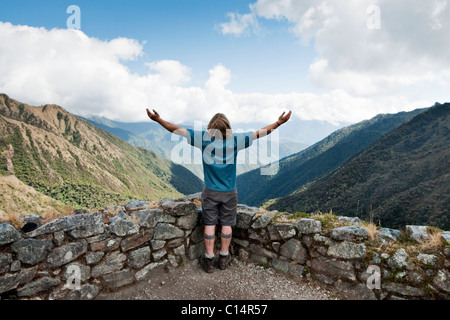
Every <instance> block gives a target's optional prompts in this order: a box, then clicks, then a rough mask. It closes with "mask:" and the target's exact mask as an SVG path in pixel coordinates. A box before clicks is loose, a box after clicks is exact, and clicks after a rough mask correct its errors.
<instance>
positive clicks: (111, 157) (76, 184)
mask: <svg viewBox="0 0 450 320" xmlns="http://www.w3.org/2000/svg"><path fill="white" fill-rule="evenodd" d="M0 134H1V135H0V155H1V158H0V162H1V163H2V164H4V163H6V157H5V153H4V150H6V149H7V148H9V146H11V147H12V149H13V154H14V156H13V157H12V164H13V170H14V174H15V175H16V176H17V177H18V178H19V179H20V180H22V181H23V182H24V183H26V184H27V185H30V186H32V187H34V188H35V189H36V190H38V191H40V192H42V193H44V194H46V195H49V196H51V197H53V198H56V199H57V200H62V201H69V202H73V204H74V205H78V206H84V207H93V206H99V205H102V204H105V203H108V202H110V201H111V199H116V198H117V199H121V200H126V199H130V198H136V197H138V198H139V197H141V198H143V199H146V200H147V199H148V200H154V199H156V198H161V197H167V196H180V195H183V194H190V193H193V192H196V191H199V190H201V187H202V185H203V183H202V182H201V180H200V179H198V178H197V177H195V175H193V174H192V173H190V172H189V171H188V170H186V169H184V168H182V167H181V166H178V165H176V164H173V163H171V162H170V161H168V160H166V159H163V158H162V157H160V156H159V155H157V154H155V153H154V152H151V151H149V150H147V149H144V148H138V147H133V146H131V145H129V144H128V143H127V142H125V141H124V140H122V139H120V138H118V137H117V136H115V135H113V134H111V133H109V132H107V131H105V130H102V129H101V128H98V127H95V126H94V125H93V124H91V123H90V122H88V121H85V120H84V119H82V118H79V117H77V116H75V115H73V114H71V113H69V112H67V111H66V110H64V109H63V108H62V107H60V106H57V105H50V104H49V105H44V106H40V107H33V106H29V105H26V104H23V103H20V102H19V101H16V100H14V99H11V98H10V97H8V96H7V95H6V94H1V95H0ZM174 171H176V174H174ZM6 174H11V172H7V170H6V166H4V165H3V166H2V167H1V168H0V175H6ZM103 197H104V198H103Z"/></svg>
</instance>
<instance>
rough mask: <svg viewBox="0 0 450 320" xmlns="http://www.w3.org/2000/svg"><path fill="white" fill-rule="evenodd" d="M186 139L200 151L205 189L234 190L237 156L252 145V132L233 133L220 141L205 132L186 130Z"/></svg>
mask: <svg viewBox="0 0 450 320" xmlns="http://www.w3.org/2000/svg"><path fill="white" fill-rule="evenodd" d="M186 139H187V142H188V143H189V144H191V145H192V146H194V147H197V148H199V149H200V150H201V151H202V162H203V174H204V176H205V186H206V188H208V189H210V190H214V191H222V192H229V191H233V190H235V189H236V159H237V154H238V152H239V151H240V150H243V149H245V148H248V147H250V146H251V145H252V143H253V132H246V133H234V134H233V136H232V137H230V138H228V139H226V140H222V139H215V138H214V137H211V136H210V135H209V134H208V132H207V131H194V130H192V129H187V135H186Z"/></svg>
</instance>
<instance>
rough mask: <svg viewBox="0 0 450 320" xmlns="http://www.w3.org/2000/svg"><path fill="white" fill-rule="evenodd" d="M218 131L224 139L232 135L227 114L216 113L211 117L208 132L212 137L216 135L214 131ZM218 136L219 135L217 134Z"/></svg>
mask: <svg viewBox="0 0 450 320" xmlns="http://www.w3.org/2000/svg"><path fill="white" fill-rule="evenodd" d="M217 131H219V132H220V133H221V134H222V136H221V137H224V138H225V139H228V138H230V137H231V136H232V135H233V132H232V130H231V124H230V121H229V120H228V118H227V116H226V115H224V114H223V113H216V114H215V115H214V117H212V118H211V120H210V121H209V124H208V133H209V135H210V136H212V137H216V138H217V136H216V133H217ZM219 137H220V135H219Z"/></svg>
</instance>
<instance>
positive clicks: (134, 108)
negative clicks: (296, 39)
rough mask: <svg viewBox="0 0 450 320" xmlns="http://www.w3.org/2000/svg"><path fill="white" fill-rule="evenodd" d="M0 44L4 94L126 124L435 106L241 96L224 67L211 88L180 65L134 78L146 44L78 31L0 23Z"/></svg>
mask: <svg viewBox="0 0 450 320" xmlns="http://www.w3.org/2000/svg"><path fill="white" fill-rule="evenodd" d="M0 43H2V44H3V45H2V46H1V47H0V70H1V73H0V92H3V93H6V94H8V95H9V96H11V97H12V98H14V99H17V100H19V101H23V102H25V103H29V104H32V105H41V104H47V103H55V104H59V105H61V106H62V107H64V108H66V109H67V110H68V111H70V112H73V113H75V114H79V115H89V114H96V115H100V116H105V117H108V118H110V119H113V120H120V121H128V122H136V121H145V120H148V118H147V115H146V113H145V109H146V108H154V109H156V110H157V111H158V112H159V113H160V114H161V116H163V117H164V118H165V119H167V120H169V121H174V122H178V123H181V122H182V123H193V122H194V121H195V120H200V121H203V122H208V121H209V119H210V118H211V116H212V115H214V114H215V113H217V112H223V113H225V114H227V115H228V117H229V118H230V121H232V122H233V123H252V122H263V123H264V122H266V123H271V122H274V121H276V119H277V118H278V116H279V115H280V114H281V113H282V112H283V111H286V110H287V109H290V110H292V111H293V117H297V118H301V119H306V120H310V119H317V120H325V121H332V122H339V121H343V122H356V121H360V120H363V119H367V118H370V117H372V116H374V115H376V114H378V113H380V112H397V111H402V110H411V109H413V108H415V107H419V106H422V107H423V106H429V105H431V104H432V103H434V101H423V100H420V101H412V100H407V99H392V98H383V99H380V100H379V101H376V102H374V101H373V100H371V99H367V98H358V97H354V96H352V95H350V94H348V93H347V92H346V91H345V90H342V89H336V90H333V91H330V92H329V93H325V94H311V93H289V94H263V93H240V94H237V93H234V92H232V91H231V90H229V89H228V88H227V86H228V85H229V83H230V82H231V81H232V72H231V70H229V69H227V68H226V67H225V66H223V65H221V64H218V65H216V66H213V67H212V68H211V70H210V74H209V79H208V80H207V81H206V82H205V84H204V86H190V85H189V81H190V73H191V72H190V71H191V70H190V68H189V67H187V66H185V65H183V64H181V63H180V62H178V61H173V60H162V61H154V62H148V63H146V66H147V67H148V73H146V74H144V75H138V74H135V73H132V72H131V71H130V70H129V69H128V68H127V67H126V65H125V64H124V63H125V62H127V61H129V60H136V59H140V58H141V57H142V56H143V48H144V44H143V43H140V42H138V41H136V40H133V39H126V38H118V39H113V40H111V41H101V40H99V39H96V38H92V37H89V36H87V35H86V34H84V33H83V32H81V31H75V30H66V29H63V30H61V29H52V30H47V29H44V28H34V27H28V26H15V25H12V24H10V23H1V22H0ZM316 67H317V68H318V70H316V72H317V73H318V74H319V78H320V73H321V72H323V71H322V70H321V69H320V68H326V67H327V65H325V64H324V65H320V64H318V65H316ZM313 71H314V70H313ZM338 76H339V75H337V76H336V77H338ZM349 78H350V79H351V78H353V75H349Z"/></svg>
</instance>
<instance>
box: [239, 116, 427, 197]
mask: <svg viewBox="0 0 450 320" xmlns="http://www.w3.org/2000/svg"><path fill="white" fill-rule="evenodd" d="M425 110H426V108H424V109H416V110H413V111H410V112H400V113H397V114H380V115H377V116H375V117H373V118H371V119H369V120H364V121H362V122H359V123H356V124H353V125H350V126H347V127H344V128H342V129H339V130H336V131H335V132H333V133H332V134H330V135H329V136H327V137H326V138H324V139H323V140H321V141H319V142H317V143H316V144H314V145H312V146H310V147H309V148H307V149H305V150H303V151H301V152H299V153H297V154H294V155H291V156H289V157H286V158H284V159H282V160H281V161H280V162H279V171H278V173H277V174H276V175H274V176H261V175H260V172H259V170H253V171H250V172H248V173H245V174H242V175H240V176H238V178H237V187H238V191H239V192H240V195H241V201H243V202H244V203H247V204H249V205H261V204H262V203H264V202H265V201H267V200H270V199H273V198H278V197H282V196H287V195H288V194H290V193H291V192H293V191H295V190H297V189H298V188H300V187H302V186H303V185H305V184H306V183H309V182H311V181H314V180H315V179H317V178H320V177H321V176H323V175H325V174H327V173H328V172H330V170H333V169H335V168H337V167H338V166H339V165H341V164H342V163H344V162H345V161H346V160H347V159H348V158H349V157H351V156H352V155H353V154H354V153H355V152H359V151H361V150H362V149H364V148H365V147H367V146H368V145H370V143H372V142H373V141H375V140H376V139H378V138H379V137H381V136H382V135H384V134H385V133H387V132H389V131H391V130H393V129H394V128H396V127H398V126H399V125H400V124H402V123H404V122H405V121H407V120H410V119H412V118H413V117H414V116H415V115H417V114H419V113H421V112H423V111H425ZM288 182H289V183H288Z"/></svg>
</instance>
